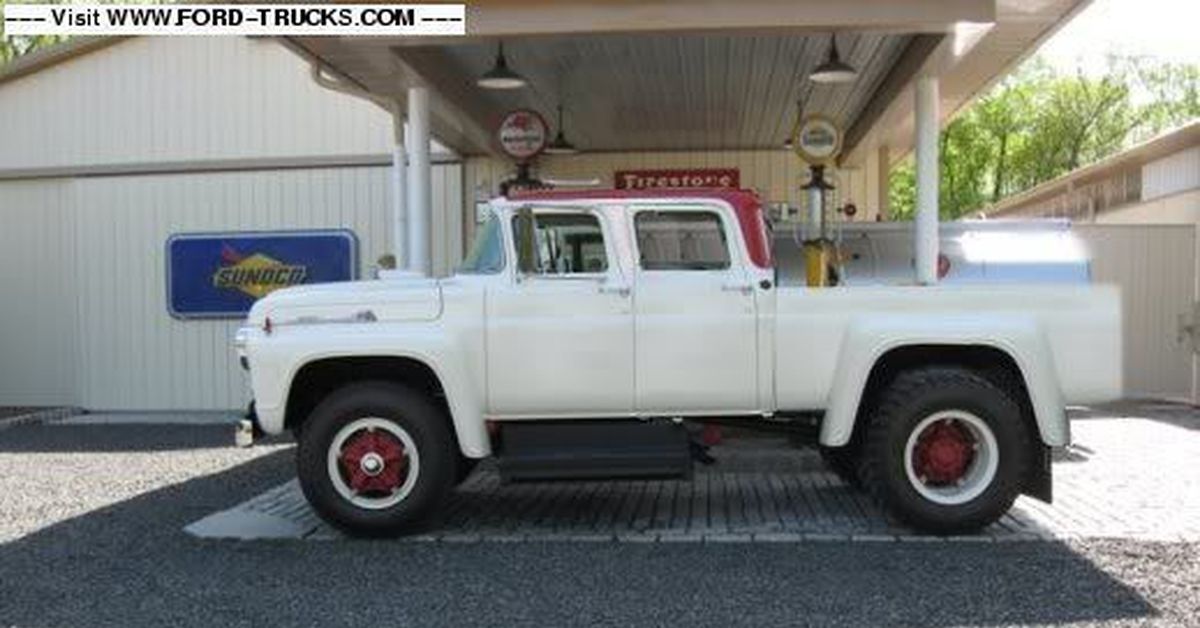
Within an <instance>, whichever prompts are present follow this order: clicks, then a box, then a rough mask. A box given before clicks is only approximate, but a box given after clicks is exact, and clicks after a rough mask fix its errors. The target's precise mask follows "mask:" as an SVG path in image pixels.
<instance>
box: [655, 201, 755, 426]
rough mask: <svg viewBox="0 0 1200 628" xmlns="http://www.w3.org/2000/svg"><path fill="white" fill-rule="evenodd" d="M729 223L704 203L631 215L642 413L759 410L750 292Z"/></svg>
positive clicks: (731, 225) (753, 302) (727, 217)
mask: <svg viewBox="0 0 1200 628" xmlns="http://www.w3.org/2000/svg"><path fill="white" fill-rule="evenodd" d="M729 221H730V217H729V216H726V215H724V214H723V213H722V212H719V211H717V210H716V209H715V208H706V207H702V206H690V207H682V206H681V207H662V208H648V209H642V210H638V211H637V212H636V213H635V214H634V216H633V221H632V224H633V230H634V235H635V240H636V248H637V251H636V260H637V264H636V268H635V270H634V346H635V347H636V356H635V363H636V369H635V370H636V379H637V381H636V384H635V389H636V399H637V404H636V405H637V410H638V412H640V413H660V412H661V413H673V412H678V413H681V414H687V413H692V412H695V413H701V412H726V413H738V412H754V411H756V410H757V405H758V404H757V382H758V371H757V360H756V356H757V346H756V345H757V343H756V339H757V334H756V325H757V320H756V313H755V298H754V290H753V287H752V283H751V279H750V277H749V276H748V275H747V274H746V273H745V269H744V262H736V263H735V261H734V260H738V259H740V257H739V256H736V253H737V251H738V250H739V249H737V248H736V247H734V246H732V244H733V240H732V238H734V237H736V236H735V234H737V233H738V232H737V230H736V226H735V225H733V224H730V222H729Z"/></svg>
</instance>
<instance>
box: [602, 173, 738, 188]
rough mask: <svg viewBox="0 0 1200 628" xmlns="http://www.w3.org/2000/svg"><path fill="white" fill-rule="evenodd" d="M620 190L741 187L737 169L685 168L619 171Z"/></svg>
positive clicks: (617, 181)
mask: <svg viewBox="0 0 1200 628" xmlns="http://www.w3.org/2000/svg"><path fill="white" fill-rule="evenodd" d="M613 178H614V179H615V185H616V188H617V189H618V190H648V189H653V188H728V189H737V188H738V187H740V185H741V181H740V176H739V171H738V169H737V168H684V169H675V170H618V171H616V172H615V173H613Z"/></svg>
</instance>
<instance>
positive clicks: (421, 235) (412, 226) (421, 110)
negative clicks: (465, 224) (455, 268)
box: [407, 87, 433, 277]
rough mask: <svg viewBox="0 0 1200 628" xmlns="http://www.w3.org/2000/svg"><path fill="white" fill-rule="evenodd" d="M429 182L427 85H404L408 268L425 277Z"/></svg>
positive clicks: (429, 266)
mask: <svg viewBox="0 0 1200 628" xmlns="http://www.w3.org/2000/svg"><path fill="white" fill-rule="evenodd" d="M432 185H433V181H432V171H431V170H430V166H429V89H428V88H425V87H410V88H408V269H407V270H409V271H410V272H412V273H414V274H417V275H421V276H425V277H428V276H429V275H430V273H431V271H432V269H433V259H432V256H431V254H430V245H431V243H432V240H433V234H432V225H433V207H432V200H431V199H432V196H431V191H430V188H431V187H432Z"/></svg>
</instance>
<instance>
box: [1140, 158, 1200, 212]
mask: <svg viewBox="0 0 1200 628" xmlns="http://www.w3.org/2000/svg"><path fill="white" fill-rule="evenodd" d="M1198 188H1200V146H1193V147H1192V148H1189V149H1187V150H1184V151H1180V152H1178V153H1175V154H1174V155H1170V156H1168V157H1163V158H1162V159H1156V160H1154V161H1152V162H1150V163H1148V164H1146V165H1144V166H1142V200H1143V201H1150V200H1154V199H1156V198H1161V197H1163V196H1169V195H1171V194H1177V193H1179V192H1185V191H1187V190H1195V189H1198Z"/></svg>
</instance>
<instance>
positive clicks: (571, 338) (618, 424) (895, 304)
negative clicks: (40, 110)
mask: <svg viewBox="0 0 1200 628" xmlns="http://www.w3.org/2000/svg"><path fill="white" fill-rule="evenodd" d="M777 236H778V234H774V235H773V234H772V232H771V230H770V228H769V226H768V223H767V220H766V217H765V216H764V213H763V209H762V204H761V203H760V202H759V200H758V198H757V197H756V196H755V195H754V194H753V193H751V192H746V191H726V190H720V191H718V190H665V191H653V192H647V191H636V192H629V191H616V190H586V191H567V192H538V193H530V194H525V195H518V196H515V197H514V198H508V199H497V200H496V201H494V202H493V203H492V204H491V213H490V217H489V218H488V220H487V221H486V222H484V223H483V224H482V225H481V226H480V228H479V229H478V233H477V238H476V241H475V243H474V244H473V245H472V247H471V249H470V251H469V253H468V255H467V256H466V259H465V261H464V263H463V265H462V267H461V269H460V270H459V272H457V273H456V274H455V275H453V276H451V277H448V278H445V279H440V280H435V279H428V278H402V279H385V280H373V281H365V282H355V283H350V284H330V285H321V286H304V287H297V288H290V289H286V290H281V291H278V292H276V293H273V294H271V295H269V296H268V297H266V298H264V299H263V300H261V301H259V302H258V303H257V304H256V305H255V306H254V308H253V310H252V311H251V313H250V316H249V318H248V320H247V324H246V326H245V327H243V329H242V330H241V331H240V332H239V334H238V341H237V342H238V347H239V349H238V350H239V352H241V355H242V357H243V358H244V363H245V364H247V365H248V367H249V369H250V373H251V380H252V386H253V389H254V395H255V400H256V406H257V419H256V420H257V423H258V425H257V427H258V428H259V429H261V430H263V431H265V432H268V433H278V432H281V431H284V430H292V431H293V432H295V433H296V434H297V438H298V441H299V447H298V449H297V456H298V470H299V475H300V480H301V486H302V488H303V489H304V492H305V495H306V496H307V497H308V499H309V500H310V501H311V502H312V504H313V506H314V507H315V509H316V510H317V512H318V513H320V514H321V515H322V516H324V517H325V518H327V519H328V520H329V521H331V522H332V523H334V524H335V525H338V526H340V527H342V528H345V529H347V530H349V531H351V532H353V533H359V534H392V533H402V532H404V531H408V530H412V529H416V528H417V527H419V526H420V525H421V524H422V522H424V521H427V520H428V518H429V517H430V516H431V514H432V513H435V512H436V511H437V508H438V505H439V504H440V503H441V501H442V499H444V497H445V496H446V495H447V494H448V493H449V492H450V491H451V490H452V488H453V485H454V483H455V482H456V481H457V480H458V479H460V478H461V477H462V475H463V473H464V472H465V471H467V470H469V469H470V468H471V466H472V465H473V463H474V461H476V460H478V459H480V458H485V457H489V456H495V457H497V458H498V459H499V465H500V470H501V473H502V474H504V475H505V477H506V478H507V479H512V480H522V479H539V478H546V477H600V476H603V477H619V476H629V475H646V474H653V475H663V474H668V475H670V474H685V475H686V473H687V471H688V469H689V468H690V458H689V457H688V451H689V450H690V448H689V444H688V428H687V424H689V423H705V422H728V421H734V422H737V423H738V424H739V425H743V426H746V427H763V426H769V427H771V428H772V429H779V428H784V429H788V428H794V429H795V431H796V432H797V433H807V432H810V431H812V430H810V429H808V428H810V427H812V426H816V428H817V429H816V431H815V432H816V436H815V440H816V443H815V444H816V445H817V446H818V447H819V448H820V449H821V451H822V453H823V455H824V457H825V458H826V460H827V461H829V463H830V464H831V466H832V467H833V468H834V470H835V471H837V472H838V473H839V475H841V476H842V477H843V478H844V479H845V480H846V481H848V482H851V483H853V484H855V485H861V486H862V487H863V488H864V489H865V490H868V491H870V492H871V493H872V494H873V495H874V496H875V497H876V499H878V500H879V501H880V502H881V503H882V504H883V505H884V506H885V507H886V508H888V510H889V511H890V512H892V513H893V514H895V515H896V516H898V517H899V518H900V519H902V520H903V521H905V522H907V523H908V524H910V525H912V526H914V527H916V528H918V529H922V530H928V531H932V532H958V531H964V530H970V529H974V528H978V527H980V526H983V525H987V524H988V523H991V522H992V521H994V520H995V519H997V518H999V517H1000V516H1001V515H1002V514H1003V513H1004V512H1005V511H1006V510H1007V509H1008V507H1009V506H1010V505H1011V504H1012V501H1013V500H1014V499H1015V497H1016V496H1017V495H1018V494H1021V493H1026V494H1031V495H1034V496H1036V497H1039V498H1042V499H1047V500H1048V499H1049V498H1050V475H1049V474H1050V470H1049V453H1048V452H1049V448H1050V447H1053V446H1062V445H1065V444H1067V443H1068V442H1069V425H1068V423H1067V420H1066V416H1065V411H1064V408H1065V407H1066V405H1067V404H1068V403H1087V402H1095V401H1103V400H1108V399H1111V398H1115V397H1117V396H1119V393H1120V368H1119V364H1120V345H1119V324H1120V312H1119V308H1118V306H1117V298H1116V294H1115V291H1114V290H1112V289H1110V288H1106V287H1097V286H1092V285H1089V284H1088V283H1087V282H1086V274H1084V275H1083V277H1082V280H1081V278H1080V275H1079V274H1078V273H1074V274H1073V273H1065V274H1064V275H1063V276H1064V277H1065V278H1064V279H1062V280H1061V281H1058V282H1054V283H1048V282H1028V281H1022V282H1019V283H1018V282H1013V281H1002V280H997V278H996V277H993V278H992V279H991V280H983V279H980V280H977V281H971V280H965V281H958V282H955V283H952V284H951V283H947V284H946V285H939V286H917V285H913V284H912V283H911V282H896V281H878V282H858V283H855V282H851V281H845V282H843V285H838V286H834V287H822V288H811V287H808V286H807V285H806V284H805V283H804V281H803V277H797V276H796V273H790V272H787V269H786V268H784V267H781V266H780V265H777V264H776V261H775V260H776V258H777V257H780V256H779V255H777V253H778V252H777V251H774V250H773V248H778V247H779V246H780V245H779V242H780V238H779V237H777ZM773 244H774V245H775V246H774V247H773ZM783 246H786V244H784V245H783ZM1001 275H1003V273H1001ZM881 276H888V277H891V276H890V275H887V274H881Z"/></svg>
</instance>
